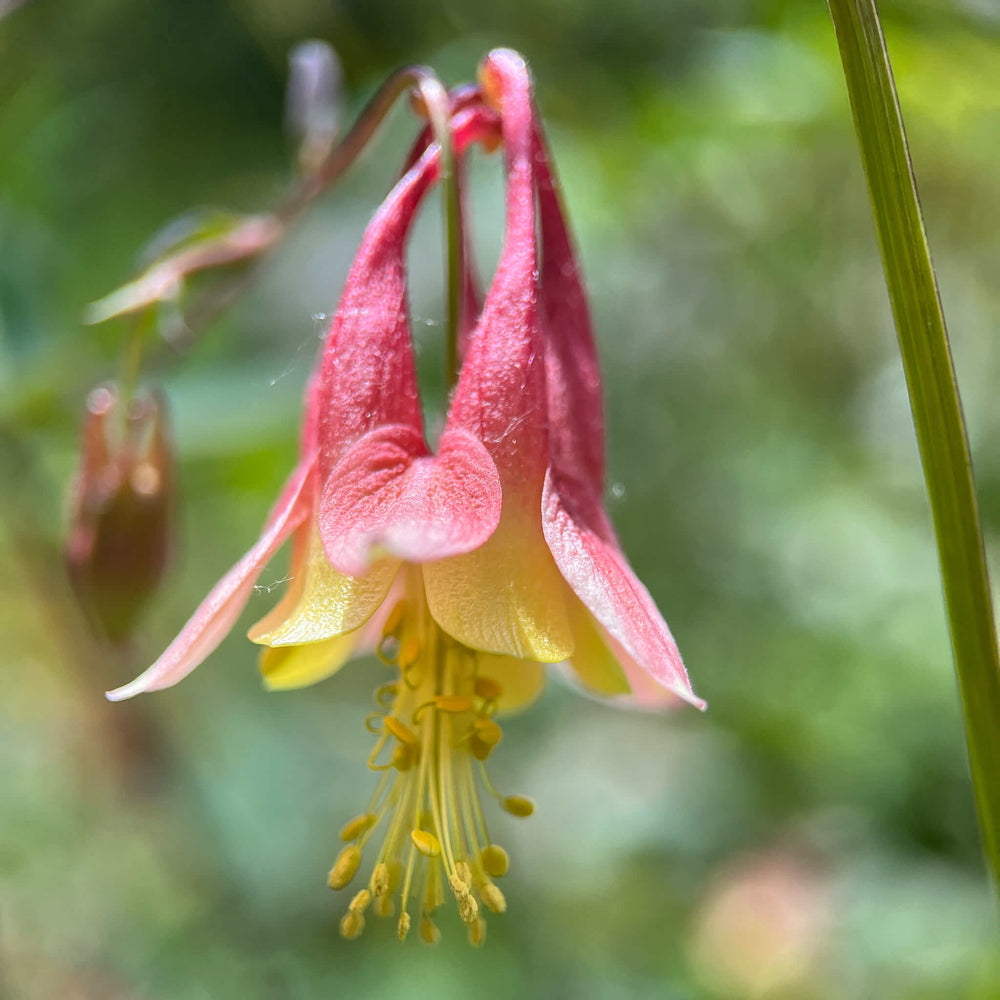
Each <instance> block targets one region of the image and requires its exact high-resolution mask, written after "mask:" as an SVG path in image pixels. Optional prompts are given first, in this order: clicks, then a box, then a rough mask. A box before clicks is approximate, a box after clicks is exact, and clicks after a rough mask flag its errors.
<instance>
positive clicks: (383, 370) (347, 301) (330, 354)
mask: <svg viewBox="0 0 1000 1000" xmlns="http://www.w3.org/2000/svg"><path fill="white" fill-rule="evenodd" d="M451 126H452V132H453V140H454V151H455V155H456V156H460V155H461V154H462V153H463V152H464V150H466V149H467V148H468V146H469V145H470V144H471V143H473V142H476V141H477V140H479V139H483V138H485V137H487V136H489V135H491V134H492V133H493V132H494V131H495V128H496V118H495V116H494V115H492V114H491V113H490V112H488V111H487V110H486V109H484V108H481V107H479V108H463V109H460V110H458V111H457V112H456V114H455V115H454V117H453V118H452V121H451ZM439 171H440V150H439V149H438V146H437V144H432V145H430V146H429V147H428V148H427V149H425V150H424V151H423V154H422V155H421V156H420V158H419V159H418V160H417V161H416V162H415V163H414V164H413V166H412V167H411V168H410V169H409V170H408V171H407V172H406V174H405V175H404V176H403V177H402V178H401V179H400V180H399V182H398V183H397V184H396V186H395V187H394V188H393V189H392V191H391V192H390V193H389V196H388V197H387V198H386V200H385V201H384V202H383V204H382V206H381V208H380V209H379V210H378V212H377V213H376V214H375V217H374V218H373V219H372V221H371V222H370V223H369V225H368V228H367V230H366V231H365V235H364V237H363V239H362V242H361V247H360V249H359V250H358V254H357V257H356V258H355V261H354V264H353V266H352V267H351V270H350V273H349V274H348V276H347V280H346V281H345V283H344V290H343V294H342V295H341V299H340V304H339V306H338V307H337V312H336V315H335V316H334V319H333V322H332V323H331V325H330V331H329V334H328V335H327V340H326V344H325V346H324V348H323V351H322V356H321V358H320V362H319V365H318V367H317V370H316V374H315V376H314V378H313V380H312V382H311V383H310V389H309V391H308V392H307V397H306V399H307V405H306V419H305V422H304V430H303V439H304V440H305V441H307V442H308V441H310V440H313V439H315V440H316V441H317V442H318V445H319V471H320V478H319V484H320V486H322V484H323V483H325V482H326V481H327V480H328V479H329V477H330V473H331V472H332V471H333V467H334V466H335V465H336V464H337V462H338V461H339V460H340V458H341V456H342V455H343V453H344V450H345V449H346V448H348V447H349V446H350V445H351V444H353V443H354V442H355V441H356V440H357V439H358V438H359V437H361V436H362V435H363V434H366V433H367V432H368V431H371V430H374V429H375V428H377V427H381V426H383V425H387V424H402V425H404V426H407V427H411V428H412V429H413V430H414V431H415V432H416V433H418V434H422V433H423V419H422V416H421V410H420V398H419V393H418V389H417V376H416V367H415V363H414V358H413V344H412V340H411V337H410V324H409V317H408V310H407V287H406V286H407V283H406V260H405V250H406V240H407V237H408V235H409V232H410V228H411V226H412V224H413V220H414V218H415V216H416V212H417V209H418V208H419V207H420V203H421V201H422V200H423V198H424V196H425V194H426V193H427V191H428V189H429V188H430V186H431V185H432V184H433V183H434V182H435V181H436V180H437V177H438V173H439Z"/></svg>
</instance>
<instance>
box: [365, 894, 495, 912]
mask: <svg viewBox="0 0 1000 1000" xmlns="http://www.w3.org/2000/svg"><path fill="white" fill-rule="evenodd" d="M494 888H495V887H494ZM371 901H372V894H371V893H370V892H369V891H368V890H367V889H362V890H361V891H360V892H358V893H357V894H356V895H355V897H354V899H352V900H351V905H350V906H348V910H350V912H351V913H356V914H357V915H358V916H359V917H360V916H363V915H364V912H365V910H367V909H368V906H369V904H370V903H371Z"/></svg>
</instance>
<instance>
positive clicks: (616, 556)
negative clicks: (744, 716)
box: [542, 476, 705, 708]
mask: <svg viewBox="0 0 1000 1000" xmlns="http://www.w3.org/2000/svg"><path fill="white" fill-rule="evenodd" d="M542 525H543V529H544V531H545V540H546V541H547V542H548V545H549V549H550V550H551V552H552V555H553V556H554V558H555V561H556V564H557V565H558V567H559V570H560V571H561V573H562V575H563V576H564V577H565V578H566V581H567V583H569V585H570V587H572V588H573V590H574V591H575V593H576V595H577V597H579V598H580V600H581V601H582V602H583V604H584V605H585V606H586V608H587V609H588V610H589V611H590V612H591V614H593V616H594V617H595V618H596V619H597V621H598V622H600V623H601V625H603V626H604V627H605V628H606V629H607V630H608V633H609V635H610V636H611V637H612V638H613V639H616V640H617V641H618V642H620V643H621V644H622V646H623V647H624V649H625V651H626V652H627V653H628V654H629V655H630V656H632V657H634V659H635V660H636V661H637V662H638V663H639V665H640V666H641V667H642V668H643V669H644V670H645V671H646V672H647V673H648V674H650V676H652V677H653V678H654V679H655V680H656V681H658V682H659V683H660V684H662V685H663V686H664V687H666V688H668V689H669V690H671V691H673V692H674V693H675V694H677V695H679V696H680V697H681V698H683V699H684V700H685V701H688V702H690V703H691V704H692V705H695V706H696V707H698V708H704V707H705V703H704V702H703V701H702V700H701V699H700V698H698V697H697V696H696V695H695V694H694V692H693V691H692V690H691V684H690V682H689V681H688V676H687V671H686V670H685V669H684V663H683V661H682V660H681V655H680V652H679V651H678V649H677V644H676V643H675V642H674V638H673V636H672V635H671V634H670V629H669V628H668V627H667V623H666V622H665V621H664V620H663V618H662V616H661V615H660V613H659V611H658V610H657V608H656V605H655V603H654V602H653V599H652V598H651V597H650V596H649V591H647V590H646V588H645V587H644V586H643V585H642V583H640V582H639V580H638V579H637V578H636V576H635V574H634V573H633V572H632V569H631V567H630V566H629V565H628V563H627V562H626V561H625V557H624V556H623V555H622V553H621V551H620V550H619V549H618V546H617V544H616V543H615V542H614V541H613V540H612V541H610V542H609V541H607V540H606V539H605V538H604V537H602V536H601V535H600V534H598V532H596V531H594V530H593V529H591V528H589V527H587V526H586V525H583V524H581V523H579V522H578V521H577V519H576V518H575V517H574V516H573V515H572V514H571V513H570V512H569V510H568V509H567V507H566V505H565V504H564V502H563V500H562V499H561V498H560V496H559V494H558V493H557V492H556V490H555V488H554V486H553V480H552V477H551V476H550V477H549V478H548V479H547V480H546V483H545V494H544V497H543V501H542Z"/></svg>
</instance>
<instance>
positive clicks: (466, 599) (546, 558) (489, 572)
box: [424, 496, 573, 663]
mask: <svg viewBox="0 0 1000 1000" xmlns="http://www.w3.org/2000/svg"><path fill="white" fill-rule="evenodd" d="M533 507H534V505H533V504H531V503H524V502H520V503H518V502H513V503H512V502H510V501H509V499H508V497H507V496H505V497H504V511H503V515H502V516H501V518H500V524H499V525H498V526H497V530H496V531H495V532H494V533H493V535H492V537H491V538H490V539H489V541H487V542H486V544H485V545H483V546H482V547H481V548H478V549H476V550H475V551H474V552H469V553H468V554H467V555H461V556H452V557H450V558H448V559H442V560H440V562H433V563H426V564H425V565H424V586H425V588H426V591H427V605H428V607H429V608H430V611H431V614H432V615H433V616H434V618H435V620H436V621H437V623H438V624H439V625H440V626H441V628H443V629H444V630H445V632H447V633H449V634H450V635H451V636H453V637H454V638H455V639H457V640H458V641H459V642H461V643H464V644H465V645H466V646H471V647H472V648H473V649H481V650H484V651H485V652H489V653H502V654H504V655H506V656H514V657H518V658H523V659H528V660H538V661H540V662H542V663H559V662H560V661H561V660H565V659H566V658H567V657H568V656H569V655H570V653H572V652H573V633H572V630H571V628H570V623H569V619H568V616H567V613H566V604H565V600H564V594H565V592H566V585H565V583H564V582H563V578H562V576H561V575H560V573H559V570H558V569H557V568H556V564H555V562H554V561H553V559H552V556H551V555H550V553H549V549H548V546H547V545H546V544H545V539H544V537H543V536H542V522H541V517H540V515H539V513H538V510H537V509H532V508H533Z"/></svg>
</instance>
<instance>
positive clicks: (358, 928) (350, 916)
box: [340, 910, 365, 941]
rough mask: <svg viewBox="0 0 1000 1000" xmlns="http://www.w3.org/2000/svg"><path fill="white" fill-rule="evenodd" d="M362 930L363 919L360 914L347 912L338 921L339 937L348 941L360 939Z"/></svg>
mask: <svg viewBox="0 0 1000 1000" xmlns="http://www.w3.org/2000/svg"><path fill="white" fill-rule="evenodd" d="M364 929H365V918H364V917H363V916H361V914H360V913H354V912H353V911H351V910H348V911H347V913H345V914H344V915H343V917H341V919H340V933H341V936H342V937H345V938H347V940H348V941H353V940H354V939H355V938H357V937H360V936H361V932H362V931H363V930H364Z"/></svg>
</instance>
